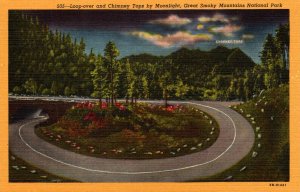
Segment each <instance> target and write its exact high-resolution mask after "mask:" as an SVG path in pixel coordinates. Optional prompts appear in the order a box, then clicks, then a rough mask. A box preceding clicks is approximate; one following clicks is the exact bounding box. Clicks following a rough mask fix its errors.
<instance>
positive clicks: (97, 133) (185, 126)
mask: <svg viewBox="0 0 300 192" xmlns="http://www.w3.org/2000/svg"><path fill="white" fill-rule="evenodd" d="M36 133H37V134H38V135H39V136H40V137H42V138H44V139H45V140H47V141H49V142H51V143H53V144H55V145H58V146H60V147H63V148H66V149H68V150H71V151H75V152H77V153H82V154H86V155H91V156H96V157H104V158H125V159H148V158H165V157H173V156H179V155H184V154H188V153H193V152H196V151H200V150H203V149H205V148H208V147H209V146H211V145H212V144H213V143H214V142H215V140H216V139H217V137H218V135H219V128H218V125H217V123H216V122H215V121H214V119H212V118H211V117H210V116H209V115H208V114H206V113H204V112H202V111H200V110H199V109H196V108H192V107H188V106H182V105H169V106H167V107H165V106H162V105H153V104H146V103H139V104H136V105H126V104H123V103H116V104H115V105H114V106H109V105H108V104H107V103H105V102H102V103H90V102H85V103H76V104H75V105H74V106H73V107H72V108H70V109H69V110H67V111H66V113H65V115H64V116H62V117H61V118H60V120H59V121H58V122H56V123H55V124H53V125H51V126H48V127H38V128H37V129H36Z"/></svg>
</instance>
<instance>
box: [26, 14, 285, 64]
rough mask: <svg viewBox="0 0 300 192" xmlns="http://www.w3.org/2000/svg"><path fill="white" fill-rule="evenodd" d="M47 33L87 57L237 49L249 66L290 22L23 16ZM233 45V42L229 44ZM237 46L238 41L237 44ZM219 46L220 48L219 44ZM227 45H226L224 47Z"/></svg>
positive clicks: (266, 17)
mask: <svg viewBox="0 0 300 192" xmlns="http://www.w3.org/2000/svg"><path fill="white" fill-rule="evenodd" d="M28 14H29V15H32V16H34V17H35V16H38V17H39V19H40V21H41V22H42V23H44V24H47V25H48V26H49V27H50V29H52V30H59V31H61V32H65V33H70V34H71V36H72V37H73V38H77V39H80V38H83V39H84V41H85V43H86V52H87V53H89V52H90V50H91V48H93V52H94V53H101V54H103V49H104V47H105V45H106V44H107V42H108V41H114V42H115V43H116V45H117V47H118V49H119V50H120V58H121V57H124V56H128V55H132V54H134V55H137V54H141V53H149V54H153V55H168V54H170V53H172V52H174V51H176V50H178V49H179V48H181V47H187V48H191V49H195V48H199V49H201V50H205V51H207V50H210V49H212V48H215V47H217V46H219V45H224V46H227V47H229V48H235V47H239V48H240V49H242V50H243V51H244V52H245V53H246V54H247V55H249V56H250V57H251V58H252V59H253V61H254V62H256V63H259V62H260V58H259V54H260V52H261V49H262V45H263V42H264V39H265V37H266V35H267V34H268V33H273V34H274V32H275V30H276V28H277V26H278V25H279V24H285V23H288V22H289V12H288V10H282V9H281V10H171V11H125V10H124V11H120V10H119V11H117V10H115V11H112V10H110V11H105V10H99V11H98V10H97V11H94V10H93V11H92V10H89V11H87V10H84V11H73V10H72V11H71V10H69V11H66V10H64V11H57V10H43V11H28ZM224 40H229V41H225V42H226V43H225V44H224ZM232 40H238V41H235V43H233V41H232ZM241 40H242V41H241ZM220 42H223V43H220ZM228 42H229V43H228Z"/></svg>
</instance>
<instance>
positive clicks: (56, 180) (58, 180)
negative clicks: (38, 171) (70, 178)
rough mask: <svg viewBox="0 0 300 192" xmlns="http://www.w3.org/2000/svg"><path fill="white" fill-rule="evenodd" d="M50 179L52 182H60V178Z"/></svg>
mask: <svg viewBox="0 0 300 192" xmlns="http://www.w3.org/2000/svg"><path fill="white" fill-rule="evenodd" d="M51 181H52V182H55V183H59V182H61V180H60V179H52V180H51Z"/></svg>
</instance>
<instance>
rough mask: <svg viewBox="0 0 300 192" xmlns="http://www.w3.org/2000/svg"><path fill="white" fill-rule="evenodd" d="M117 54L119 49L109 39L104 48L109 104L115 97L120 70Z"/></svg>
mask: <svg viewBox="0 0 300 192" xmlns="http://www.w3.org/2000/svg"><path fill="white" fill-rule="evenodd" d="M119 54H120V53H119V50H118V49H117V47H116V45H115V43H114V42H111V41H109V42H108V43H107V44H106V47H105V49H104V66H105V68H106V71H107V74H108V92H109V97H110V102H111V105H113V104H114V102H115V99H116V95H117V87H118V76H119V73H120V71H121V69H120V63H119V61H118V60H117V57H118V56H119Z"/></svg>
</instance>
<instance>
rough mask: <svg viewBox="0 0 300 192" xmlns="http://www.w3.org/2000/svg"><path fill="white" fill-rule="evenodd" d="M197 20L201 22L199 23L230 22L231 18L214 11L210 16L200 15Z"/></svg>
mask: <svg viewBox="0 0 300 192" xmlns="http://www.w3.org/2000/svg"><path fill="white" fill-rule="evenodd" d="M234 19H237V18H234ZM232 20H233V19H232ZM198 21H199V22H201V23H208V22H221V23H230V21H231V18H228V17H227V16H226V15H223V14H220V13H216V14H214V15H213V16H212V17H209V16H201V17H199V18H198Z"/></svg>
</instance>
